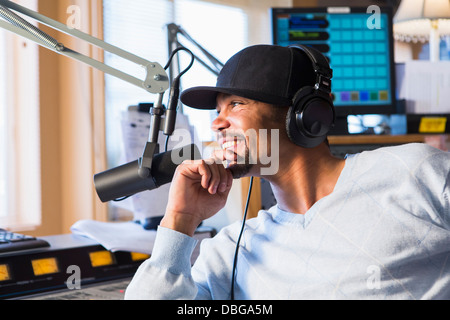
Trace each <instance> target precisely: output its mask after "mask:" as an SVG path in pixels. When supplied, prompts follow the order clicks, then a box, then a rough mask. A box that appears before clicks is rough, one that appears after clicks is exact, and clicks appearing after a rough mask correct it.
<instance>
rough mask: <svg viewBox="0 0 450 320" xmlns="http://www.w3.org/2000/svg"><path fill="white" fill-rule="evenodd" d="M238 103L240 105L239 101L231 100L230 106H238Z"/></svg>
mask: <svg viewBox="0 0 450 320" xmlns="http://www.w3.org/2000/svg"><path fill="white" fill-rule="evenodd" d="M240 105H242V102H239V101H233V102H232V103H231V106H232V107H237V106H240Z"/></svg>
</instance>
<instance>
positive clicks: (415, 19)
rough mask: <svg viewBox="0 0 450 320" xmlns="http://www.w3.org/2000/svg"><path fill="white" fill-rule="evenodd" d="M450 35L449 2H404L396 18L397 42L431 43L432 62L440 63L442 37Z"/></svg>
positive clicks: (438, 0) (415, 0) (395, 33)
mask: <svg viewBox="0 0 450 320" xmlns="http://www.w3.org/2000/svg"><path fill="white" fill-rule="evenodd" d="M447 35H450V1H449V0H402V2H401V4H400V6H399V8H398V11H397V14H396V15H395V17H394V37H395V40H399V41H404V42H415V43H416V42H426V41H427V40H428V41H429V43H430V60H431V61H439V52H440V50H439V47H440V37H441V36H447Z"/></svg>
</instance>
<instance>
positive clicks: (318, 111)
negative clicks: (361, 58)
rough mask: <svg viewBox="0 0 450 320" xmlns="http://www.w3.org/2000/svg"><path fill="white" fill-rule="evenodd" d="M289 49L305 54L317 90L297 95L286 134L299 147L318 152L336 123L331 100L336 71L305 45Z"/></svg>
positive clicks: (309, 90) (302, 91)
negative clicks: (334, 72) (318, 147)
mask: <svg viewBox="0 0 450 320" xmlns="http://www.w3.org/2000/svg"><path fill="white" fill-rule="evenodd" d="M289 48H293V49H295V50H300V51H301V52H304V53H306V55H307V56H308V57H309V59H310V60H311V62H312V64H313V68H314V71H315V73H316V76H317V77H316V84H315V85H314V87H311V86H306V87H303V88H301V89H300V90H299V91H298V92H297V93H296V94H295V96H294V98H293V100H292V106H291V107H290V108H289V111H288V114H287V117H286V130H287V134H288V136H289V139H290V140H291V141H292V142H293V143H295V144H296V145H298V146H300V147H304V148H315V147H317V146H318V145H320V144H321V143H322V142H324V141H325V139H326V138H327V135H328V133H329V132H330V130H331V129H332V128H333V126H334V124H335V120H336V111H335V109H334V105H333V100H332V98H331V78H332V77H333V70H331V68H330V65H329V64H328V61H327V59H326V58H325V56H324V55H322V54H321V53H320V52H319V51H317V50H315V49H312V48H310V47H306V46H304V45H292V46H289Z"/></svg>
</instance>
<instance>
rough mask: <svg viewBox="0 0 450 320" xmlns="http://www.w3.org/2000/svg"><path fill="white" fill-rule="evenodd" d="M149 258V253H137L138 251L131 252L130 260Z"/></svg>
mask: <svg viewBox="0 0 450 320" xmlns="http://www.w3.org/2000/svg"><path fill="white" fill-rule="evenodd" d="M148 258H150V255H149V254H145V253H139V252H131V260H132V261H142V260H147V259H148Z"/></svg>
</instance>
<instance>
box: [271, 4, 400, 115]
mask: <svg viewBox="0 0 450 320" xmlns="http://www.w3.org/2000/svg"><path fill="white" fill-rule="evenodd" d="M377 8H379V9H380V10H379V12H373V13H367V7H365V8H349V7H339V8H273V9H272V21H273V24H272V25H273V40H274V44H278V45H281V46H289V45H294V44H304V45H308V46H311V47H314V48H316V49H318V50H319V51H320V52H322V53H323V54H324V55H325V56H326V57H327V58H328V59H329V61H330V66H331V68H332V69H333V81H332V91H333V99H334V104H335V106H336V110H337V114H338V116H341V117H342V116H346V115H350V114H392V113H395V101H396V97H395V77H394V70H395V69H394V68H395V67H394V58H393V36H392V35H393V33H392V8H390V7H381V8H380V7H377Z"/></svg>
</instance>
